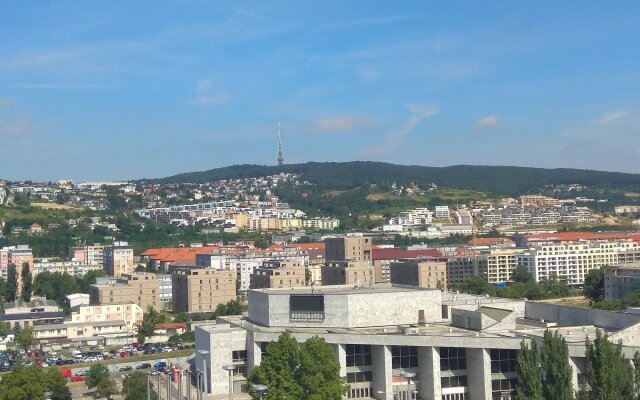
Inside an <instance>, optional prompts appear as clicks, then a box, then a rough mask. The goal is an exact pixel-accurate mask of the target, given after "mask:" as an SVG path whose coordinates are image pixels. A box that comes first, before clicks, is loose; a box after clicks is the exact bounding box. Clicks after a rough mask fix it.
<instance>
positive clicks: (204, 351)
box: [198, 350, 209, 393]
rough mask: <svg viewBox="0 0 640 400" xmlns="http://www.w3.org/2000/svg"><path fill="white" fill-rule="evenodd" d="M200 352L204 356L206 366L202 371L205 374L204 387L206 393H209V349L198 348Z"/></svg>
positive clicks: (203, 363)
mask: <svg viewBox="0 0 640 400" xmlns="http://www.w3.org/2000/svg"><path fill="white" fill-rule="evenodd" d="M198 353H199V354H200V355H201V356H202V365H203V366H204V368H203V371H202V374H203V375H204V382H203V383H202V387H203V388H204V392H205V393H209V375H208V374H207V355H208V354H209V352H208V351H207V350H198Z"/></svg>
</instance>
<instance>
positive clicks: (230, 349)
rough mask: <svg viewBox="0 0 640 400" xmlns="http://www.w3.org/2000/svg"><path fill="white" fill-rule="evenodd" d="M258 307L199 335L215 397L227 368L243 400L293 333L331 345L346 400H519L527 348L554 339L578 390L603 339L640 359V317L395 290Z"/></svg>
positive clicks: (298, 297) (315, 292)
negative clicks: (520, 359) (250, 382)
mask: <svg viewBox="0 0 640 400" xmlns="http://www.w3.org/2000/svg"><path fill="white" fill-rule="evenodd" d="M248 300H249V313H248V316H246V317H242V316H235V317H222V318H218V320H217V321H216V322H215V323H203V324H201V325H196V327H195V337H196V350H197V351H196V353H195V363H194V366H193V368H194V369H195V370H196V371H202V372H205V371H206V374H205V382H206V384H205V388H206V391H207V392H209V393H212V394H213V395H218V396H223V395H226V394H227V393H229V375H228V372H227V371H226V370H225V369H223V366H227V365H234V366H235V370H234V372H233V374H234V375H233V379H232V381H233V386H234V390H235V391H236V392H238V391H242V390H245V389H246V376H247V374H248V373H249V372H250V371H251V369H252V368H254V367H255V366H257V365H259V364H260V362H261V360H262V358H263V357H264V356H265V352H266V351H267V344H268V343H270V342H272V341H275V340H277V339H278V337H279V336H280V335H281V334H282V332H283V331H284V330H286V331H287V332H289V334H290V335H291V336H292V337H294V338H295V339H296V340H297V341H299V342H303V341H305V340H306V339H308V338H310V337H313V336H319V337H320V338H322V339H324V340H325V341H326V342H327V343H328V344H329V345H330V346H331V347H332V348H333V350H334V354H335V357H336V360H337V361H338V363H339V365H340V374H341V375H342V376H344V377H346V379H347V382H348V383H349V385H350V390H349V392H348V393H347V395H346V398H364V399H371V398H374V399H384V400H394V399H402V400H408V399H421V400H487V399H505V400H506V399H513V398H514V394H515V388H516V386H517V384H518V374H517V372H516V368H515V360H516V358H517V355H518V351H519V348H520V344H521V343H522V341H524V342H525V343H529V342H531V341H534V340H535V341H538V342H540V341H541V340H542V336H543V335H544V332H545V330H547V329H549V330H551V331H557V332H558V333H559V334H560V335H562V336H563V337H565V338H566V339H567V342H568V346H569V363H570V365H571V366H572V369H573V384H574V387H575V388H576V389H577V388H578V376H579V375H580V374H583V373H584V372H585V362H584V356H585V342H586V340H588V339H591V340H593V338H595V336H596V331H597V330H598V329H599V330H602V331H604V332H606V333H607V334H608V335H609V338H610V340H612V341H614V342H617V341H618V340H622V351H623V353H624V355H625V357H626V358H628V359H631V358H633V354H634V353H635V351H636V350H638V349H640V336H639V335H637V330H638V326H640V315H632V314H621V313H615V312H608V311H602V310H593V309H586V308H574V307H565V306H560V305H555V304H548V303H538V302H533V301H522V300H509V299H500V298H487V297H483V296H473V295H464V294H456V293H450V292H447V293H442V292H441V291H439V290H430V289H421V288H409V287H395V286H390V285H375V286H373V287H371V288H368V287H360V288H354V287H352V286H332V287H322V288H313V289H312V288H298V289H267V290H249V292H248ZM194 372H195V371H194Z"/></svg>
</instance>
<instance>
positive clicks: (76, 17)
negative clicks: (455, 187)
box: [0, 0, 640, 181]
mask: <svg viewBox="0 0 640 400" xmlns="http://www.w3.org/2000/svg"><path fill="white" fill-rule="evenodd" d="M0 38H1V41H0V43H2V45H0V177H2V178H5V179H33V180H49V179H51V180H54V179H61V178H72V179H75V180H77V181H81V180H90V179H127V178H141V177H161V176H167V175H171V174H175V173H179V172H188V171H199V170H204V169H210V168H215V167H220V166H226V165H232V164H245V163H256V164H274V163H275V156H276V154H275V153H276V137H277V123H278V122H281V123H282V126H283V136H284V148H285V158H286V162H289V163H294V162H306V161H350V160H380V161H387V162H393V163H400V164H419V165H433V166H445V165H454V164H483V165H521V166H537V167H550V168H551V167H575V168H590V169H599V170H609V171H626V172H637V173H640V112H639V111H640V3H639V2H637V1H616V2H605V1H588V2H585V1H564V2H542V1H536V2H527V3H525V2H506V1H495V2H493V1H489V2H485V1H442V2H437V1H433V2H431V1H429V2H426V1H416V2H392V1H387V2H382V1H381V2H364V1H330V0H325V1H318V2H300V1H289V2H264V1H256V2H245V1H242V2H240V1H225V2H213V1H179V2H178V1H176V2H171V1H162V2H147V1H119V2H104V1H103V2H99V1H80V2H79V1H59V0H56V1H40V2H37V1H36V2H29V6H28V7H26V5H25V3H24V2H16V1H3V2H0Z"/></svg>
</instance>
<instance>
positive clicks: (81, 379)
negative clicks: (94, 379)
mask: <svg viewBox="0 0 640 400" xmlns="http://www.w3.org/2000/svg"><path fill="white" fill-rule="evenodd" d="M86 380H87V377H86V376H84V375H74V376H72V377H71V382H84V381H86Z"/></svg>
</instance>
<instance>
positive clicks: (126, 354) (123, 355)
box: [120, 351, 129, 357]
mask: <svg viewBox="0 0 640 400" xmlns="http://www.w3.org/2000/svg"><path fill="white" fill-rule="evenodd" d="M120 357H129V353H127V352H126V351H121V352H120Z"/></svg>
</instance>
